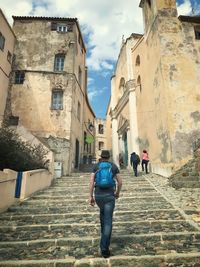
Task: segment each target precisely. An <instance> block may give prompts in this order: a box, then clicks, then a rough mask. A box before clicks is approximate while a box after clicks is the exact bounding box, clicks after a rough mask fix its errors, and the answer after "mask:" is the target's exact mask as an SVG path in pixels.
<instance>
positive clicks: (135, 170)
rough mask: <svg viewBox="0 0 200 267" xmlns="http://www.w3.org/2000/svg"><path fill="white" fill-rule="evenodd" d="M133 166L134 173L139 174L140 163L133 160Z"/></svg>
mask: <svg viewBox="0 0 200 267" xmlns="http://www.w3.org/2000/svg"><path fill="white" fill-rule="evenodd" d="M132 166H133V171H134V174H135V176H137V175H138V172H137V167H138V163H137V162H132Z"/></svg>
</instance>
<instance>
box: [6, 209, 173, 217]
mask: <svg viewBox="0 0 200 267" xmlns="http://www.w3.org/2000/svg"><path fill="white" fill-rule="evenodd" d="M94 209H95V210H96V212H93V211H91V214H93V213H99V210H98V209H97V208H94ZM94 209H93V210H94ZM172 210H173V211H175V210H176V209H173V208H169V209H158V208H155V209H143V210H142V211H141V210H126V211H123V210H117V211H115V212H119V213H124V212H125V213H131V212H134V213H135V212H137V213H140V212H148V211H172ZM177 212H178V211H177ZM10 213H11V212H10V211H9V212H7V214H10ZM80 213H81V212H76V213H74V212H68V213H38V214H16V213H15V212H12V214H10V216H14V215H16V216H26V215H29V216H40V215H41V216H43V215H44V214H46V216H48V215H49V214H52V215H54V214H59V215H63V214H64V215H68V214H69V215H70V214H80ZM86 213H90V212H86ZM114 214H116V213H114Z"/></svg>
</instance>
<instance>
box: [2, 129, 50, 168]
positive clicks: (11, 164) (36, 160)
mask: <svg viewBox="0 0 200 267" xmlns="http://www.w3.org/2000/svg"><path fill="white" fill-rule="evenodd" d="M47 153H48V151H47V150H45V149H44V148H43V146H42V145H34V146H32V145H31V144H30V143H29V142H25V141H23V140H21V139H20V137H19V135H18V134H17V133H16V131H14V130H12V129H10V128H7V127H3V128H1V129H0V170H3V169H12V170H14V171H27V170H35V169H43V168H45V169H47V168H48V160H47V159H46V155H47Z"/></svg>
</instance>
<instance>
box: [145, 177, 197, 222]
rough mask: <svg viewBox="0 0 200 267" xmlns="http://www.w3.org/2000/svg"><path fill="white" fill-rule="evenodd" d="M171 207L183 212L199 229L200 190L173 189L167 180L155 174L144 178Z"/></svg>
mask: <svg viewBox="0 0 200 267" xmlns="http://www.w3.org/2000/svg"><path fill="white" fill-rule="evenodd" d="M145 177H146V179H147V180H148V181H150V182H151V183H152V184H153V185H154V186H155V187H156V188H157V190H159V191H160V192H161V193H162V194H163V195H164V196H166V197H167V199H168V200H169V201H171V202H172V203H173V205H174V206H175V207H177V208H179V209H181V210H183V211H184V212H185V214H186V215H188V216H189V217H190V219H192V220H193V221H194V223H196V224H198V226H199V227H200V188H180V189H175V188H173V187H171V186H170V185H169V183H168V179H167V178H165V177H162V176H159V175H155V174H148V175H146V176H145Z"/></svg>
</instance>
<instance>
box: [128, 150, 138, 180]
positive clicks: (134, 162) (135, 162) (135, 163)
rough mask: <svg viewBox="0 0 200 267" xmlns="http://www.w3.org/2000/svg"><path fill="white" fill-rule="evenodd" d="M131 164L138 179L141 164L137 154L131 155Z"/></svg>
mask: <svg viewBox="0 0 200 267" xmlns="http://www.w3.org/2000/svg"><path fill="white" fill-rule="evenodd" d="M130 164H131V166H132V167H133V171H134V174H135V176H136V177H137V175H138V171H137V168H138V165H139V164H140V157H139V156H138V155H137V154H136V153H135V152H133V153H132V154H131V157H130Z"/></svg>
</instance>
